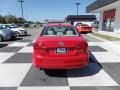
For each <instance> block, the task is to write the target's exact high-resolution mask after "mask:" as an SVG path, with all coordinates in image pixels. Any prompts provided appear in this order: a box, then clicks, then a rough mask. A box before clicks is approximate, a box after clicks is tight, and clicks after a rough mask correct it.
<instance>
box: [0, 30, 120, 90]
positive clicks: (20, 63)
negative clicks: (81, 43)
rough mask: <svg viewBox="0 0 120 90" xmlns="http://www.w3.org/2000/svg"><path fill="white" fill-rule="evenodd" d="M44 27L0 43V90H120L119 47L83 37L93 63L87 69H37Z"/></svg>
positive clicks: (84, 35)
mask: <svg viewBox="0 0 120 90" xmlns="http://www.w3.org/2000/svg"><path fill="white" fill-rule="evenodd" d="M41 29H42V28H39V29H29V30H28V32H29V35H28V36H24V37H21V38H20V39H18V40H15V41H5V42H0V45H1V47H0V90H120V71H119V68H120V46H119V45H118V44H115V43H112V42H109V41H108V42H107V41H106V42H105V41H101V40H99V39H96V38H93V37H90V36H89V35H87V34H83V37H84V38H86V40H87V41H88V44H89V51H90V64H89V66H88V67H86V68H84V69H74V70H57V71H56V70H53V71H44V70H38V69H36V68H35V67H34V66H33V65H32V53H33V43H34V41H35V39H36V37H37V36H38V35H39V33H40V32H41Z"/></svg>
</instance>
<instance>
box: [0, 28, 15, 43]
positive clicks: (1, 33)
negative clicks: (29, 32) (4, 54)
mask: <svg viewBox="0 0 120 90" xmlns="http://www.w3.org/2000/svg"><path fill="white" fill-rule="evenodd" d="M16 37H17V35H16V33H15V32H14V31H11V30H8V29H3V28H2V27H0V42H1V41H4V40H11V39H16Z"/></svg>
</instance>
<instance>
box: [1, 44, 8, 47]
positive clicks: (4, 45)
mask: <svg viewBox="0 0 120 90" xmlns="http://www.w3.org/2000/svg"><path fill="white" fill-rule="evenodd" d="M6 46H8V44H3V43H1V44H0V48H4V47H6Z"/></svg>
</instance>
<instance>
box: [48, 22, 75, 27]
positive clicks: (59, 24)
mask: <svg viewBox="0 0 120 90" xmlns="http://www.w3.org/2000/svg"><path fill="white" fill-rule="evenodd" d="M47 26H48V27H52V26H56V27H59V26H60V27H61V26H62V27H64V26H67V27H71V26H73V25H71V24H64V23H62V24H61V23H54V24H48V25H47Z"/></svg>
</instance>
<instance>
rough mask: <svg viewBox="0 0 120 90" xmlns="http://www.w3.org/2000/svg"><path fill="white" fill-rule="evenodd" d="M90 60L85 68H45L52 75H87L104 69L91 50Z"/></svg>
mask: <svg viewBox="0 0 120 90" xmlns="http://www.w3.org/2000/svg"><path fill="white" fill-rule="evenodd" d="M89 61H90V63H89V65H88V66H87V67H86V68H83V69H71V70H45V73H46V74H47V75H48V76H50V77H86V76H93V75H95V74H97V73H99V72H100V71H101V69H102V66H101V65H100V64H99V63H98V61H97V59H96V58H95V56H94V55H93V54H92V53H91V52H90V59H89ZM64 73H66V74H64Z"/></svg>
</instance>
